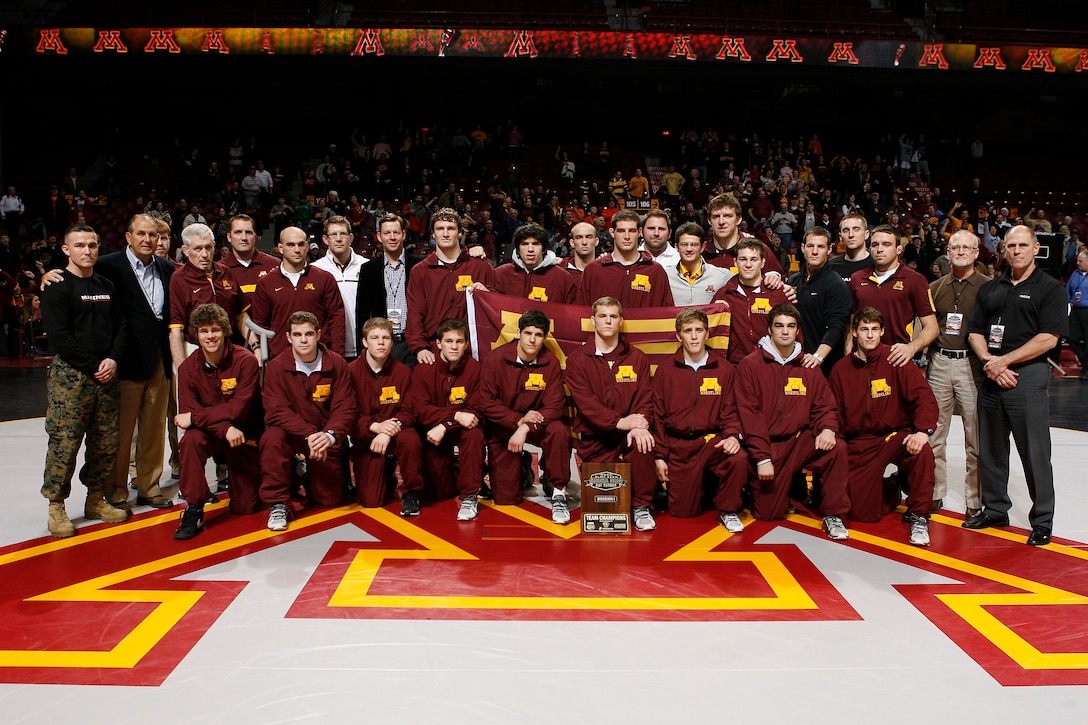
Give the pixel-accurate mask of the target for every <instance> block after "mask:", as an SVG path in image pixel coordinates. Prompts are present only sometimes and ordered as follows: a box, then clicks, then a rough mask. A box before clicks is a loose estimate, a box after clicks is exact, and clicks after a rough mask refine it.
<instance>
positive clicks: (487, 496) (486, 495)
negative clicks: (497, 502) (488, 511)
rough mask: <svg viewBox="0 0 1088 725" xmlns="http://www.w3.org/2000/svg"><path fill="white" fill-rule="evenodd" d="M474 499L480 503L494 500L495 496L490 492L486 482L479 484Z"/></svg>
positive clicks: (489, 486)
mask: <svg viewBox="0 0 1088 725" xmlns="http://www.w3.org/2000/svg"><path fill="white" fill-rule="evenodd" d="M476 498H477V499H479V500H481V501H490V500H492V499H493V498H495V494H494V493H493V492H492V491H491V485H490V484H489V483H488V482H487V481H484V482H483V483H481V484H480V490H479V491H477V492H476Z"/></svg>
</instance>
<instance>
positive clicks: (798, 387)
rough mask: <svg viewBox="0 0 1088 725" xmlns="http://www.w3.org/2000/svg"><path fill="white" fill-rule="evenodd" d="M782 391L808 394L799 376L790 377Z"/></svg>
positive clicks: (793, 393)
mask: <svg viewBox="0 0 1088 725" xmlns="http://www.w3.org/2000/svg"><path fill="white" fill-rule="evenodd" d="M784 392H785V393H786V395H808V388H806V387H805V381H804V380H802V379H801V378H790V379H788V380H787V381H786V387H785V389H784Z"/></svg>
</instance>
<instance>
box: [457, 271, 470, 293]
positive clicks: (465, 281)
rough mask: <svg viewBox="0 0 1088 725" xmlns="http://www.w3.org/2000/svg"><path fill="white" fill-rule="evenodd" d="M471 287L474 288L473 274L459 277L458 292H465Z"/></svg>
mask: <svg viewBox="0 0 1088 725" xmlns="http://www.w3.org/2000/svg"><path fill="white" fill-rule="evenodd" d="M471 286H472V275H471V274H461V275H458V276H457V287H456V289H457V291H458V292H464V291H465V290H467V289H468V288H469V287H471Z"/></svg>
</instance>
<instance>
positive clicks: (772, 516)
mask: <svg viewBox="0 0 1088 725" xmlns="http://www.w3.org/2000/svg"><path fill="white" fill-rule="evenodd" d="M757 463H758V461H752V465H753V466H755V465H756V464H757ZM771 463H773V464H774V479H773V480H770V481H760V480H759V479H758V478H756V477H755V476H753V477H752V494H753V498H754V499H755V505H754V506H753V509H754V510H753V511H752V514H753V515H754V516H755V517H756V518H757V519H759V520H760V521H774V520H776V519H783V518H785V517H786V507H787V505H788V503H789V500H788V499H789V493H790V483H791V482H792V481H793V476H794V474H795V473H797V472H798V471H800V470H801V469H802V468H807V469H809V470H810V471H812V472H813V473H817V474H819V476H820V482H821V483H822V484H823V490H824V501H823V505H822V506H821V507H820V509H821V514H822V515H824V516H845V515H846V512H847V511H849V510H850V499H849V498H847V495H846V488H847V483H846V481H847V475H848V472H847V465H848V464H847V456H846V444H845V443H844V442H843V441H841V440H839V441H837V442H836V444H835V447H834V448H832V449H831V450H830V451H821V450H818V449H817V448H816V436H815V435H814V434H813V433H812V431H810V430H804V431H801V432H800V433H799V434H797V435H796V436H794V437H793V438H789V439H787V440H784V441H772V442H771Z"/></svg>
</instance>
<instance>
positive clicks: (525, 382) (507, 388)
mask: <svg viewBox="0 0 1088 725" xmlns="http://www.w3.org/2000/svg"><path fill="white" fill-rule="evenodd" d="M565 399H566V395H565V393H564V391H563V370H562V369H561V367H560V365H559V358H557V357H556V356H555V355H553V354H552V352H551V350H548V349H547V348H545V349H543V350H541V351H540V355H538V356H537V359H536V361H535V363H534V364H530V365H523V364H521V363H520V362H518V343H517V340H514V341H512V342H508V343H506V344H505V345H503V346H502V347H500V348H499V349H497V350H494V351H492V353H491V354H490V355H488V356H487V359H486V360H484V363H483V369H482V370H481V371H480V390H479V393H478V395H477V396H476V400H475V401H473V403H472V407H473V408H475V409H476V410H478V411H480V413H481V414H482V415H483V417H484V418H486V419H487V420H488V421H489V422H491V423H493V424H495V425H498V426H501V427H503V428H507V429H509V430H513V429H515V428H517V427H518V420H520V419H521V416H522V415H524V414H525V413H526V412H528V411H530V410H536V411H539V412H540V414H541V415H543V416H544V422H543V423H542V424H540V425H531V426H529V427H530V429H531V430H532V431H533V432H534V433H537V432H540V431H542V430H544V428H545V427H546V426H547V425H548V424H549V423H551V422H553V421H557V420H559V419H560V417H561V416H562V414H563V403H564V401H565Z"/></svg>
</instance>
